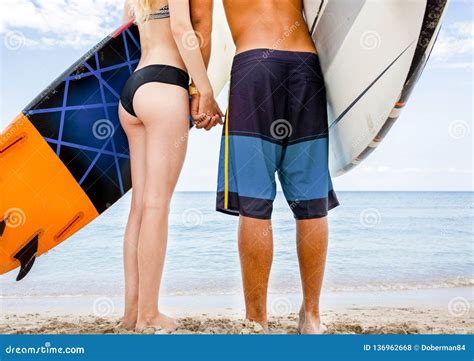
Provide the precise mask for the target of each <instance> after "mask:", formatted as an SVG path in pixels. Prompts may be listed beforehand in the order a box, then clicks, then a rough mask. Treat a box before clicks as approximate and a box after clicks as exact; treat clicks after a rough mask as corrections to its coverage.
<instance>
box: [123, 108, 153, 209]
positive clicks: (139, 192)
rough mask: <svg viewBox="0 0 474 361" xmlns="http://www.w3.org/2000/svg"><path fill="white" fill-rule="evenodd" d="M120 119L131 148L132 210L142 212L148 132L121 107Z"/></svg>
mask: <svg viewBox="0 0 474 361" xmlns="http://www.w3.org/2000/svg"><path fill="white" fill-rule="evenodd" d="M119 117H120V123H121V124H122V128H123V129H124V131H125V134H126V135H127V139H128V145H129V148H130V166H131V173H132V209H135V210H140V208H141V204H142V201H143V192H144V188H145V176H146V130H145V126H144V124H143V123H142V122H141V121H140V120H139V119H138V118H136V117H134V116H132V115H130V114H128V112H127V111H126V110H125V109H124V108H123V106H122V105H121V104H120V105H119Z"/></svg>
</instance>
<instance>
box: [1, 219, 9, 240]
mask: <svg viewBox="0 0 474 361" xmlns="http://www.w3.org/2000/svg"><path fill="white" fill-rule="evenodd" d="M6 226H7V220H6V219H4V220H3V221H1V222H0V237H1V236H3V233H4V232H5V228H6Z"/></svg>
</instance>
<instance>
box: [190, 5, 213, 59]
mask: <svg viewBox="0 0 474 361" xmlns="http://www.w3.org/2000/svg"><path fill="white" fill-rule="evenodd" d="M213 8H214V0H191V22H192V24H193V28H194V31H195V32H196V33H197V37H198V39H199V41H200V43H201V53H202V57H203V59H204V63H205V64H206V68H207V67H208V65H209V60H210V59H211V48H212V38H211V34H212V13H213Z"/></svg>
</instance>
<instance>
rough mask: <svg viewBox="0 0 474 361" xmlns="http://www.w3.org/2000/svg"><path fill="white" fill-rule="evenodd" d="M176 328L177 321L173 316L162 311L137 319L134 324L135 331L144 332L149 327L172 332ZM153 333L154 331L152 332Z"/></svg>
mask: <svg viewBox="0 0 474 361" xmlns="http://www.w3.org/2000/svg"><path fill="white" fill-rule="evenodd" d="M177 328H178V323H177V322H176V320H175V319H174V318H171V317H168V316H166V315H165V314H163V313H158V314H157V315H156V316H152V317H146V318H144V319H143V320H139V321H138V322H137V324H136V326H135V331H136V332H139V333H144V332H145V331H148V330H150V329H152V330H154V331H160V330H161V331H164V332H173V331H176V329H177ZM153 333H155V332H153Z"/></svg>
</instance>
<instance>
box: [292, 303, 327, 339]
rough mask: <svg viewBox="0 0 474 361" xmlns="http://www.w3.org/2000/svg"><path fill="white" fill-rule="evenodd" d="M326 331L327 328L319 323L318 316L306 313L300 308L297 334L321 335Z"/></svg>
mask: <svg viewBox="0 0 474 361" xmlns="http://www.w3.org/2000/svg"><path fill="white" fill-rule="evenodd" d="M326 331H327V327H326V326H325V325H323V324H322V323H321V318H320V317H319V314H313V315H312V314H310V313H307V312H305V310H304V308H303V306H301V309H300V319H299V323H298V332H299V333H300V334H302V335H322V334H323V333H326Z"/></svg>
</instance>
